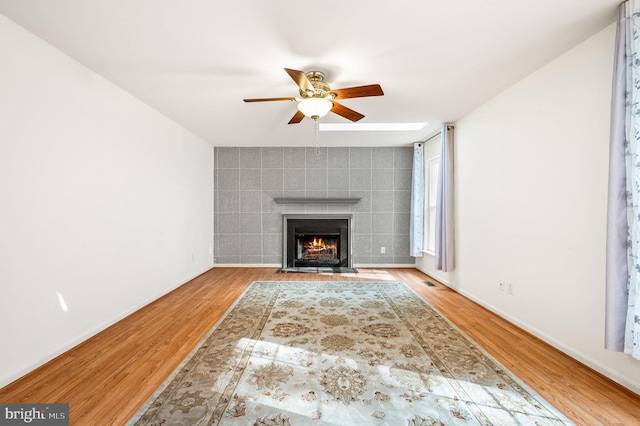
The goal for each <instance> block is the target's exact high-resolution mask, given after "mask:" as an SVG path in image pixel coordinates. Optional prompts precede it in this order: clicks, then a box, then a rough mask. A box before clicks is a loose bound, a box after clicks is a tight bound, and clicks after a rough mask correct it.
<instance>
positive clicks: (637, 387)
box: [421, 270, 640, 395]
mask: <svg viewBox="0 0 640 426" xmlns="http://www.w3.org/2000/svg"><path fill="white" fill-rule="evenodd" d="M421 271H422V270H421ZM422 272H424V271H422ZM424 273H425V274H427V275H429V274H428V273H427V272H424ZM434 278H435V277H434ZM443 284H445V285H446V286H447V287H449V288H450V289H451V290H453V291H455V292H456V293H459V294H461V295H463V296H464V297H466V298H467V299H469V300H472V301H474V302H475V303H477V304H478V305H480V306H482V307H483V308H486V309H488V310H489V311H491V312H493V313H494V314H496V315H498V316H499V317H501V318H503V319H504V320H506V321H508V322H510V323H511V324H514V325H515V326H517V327H519V328H521V329H522V330H524V331H526V332H527V333H530V334H532V335H533V336H535V337H537V338H538V339H540V340H542V341H543V342H545V343H547V344H549V345H551V346H553V347H554V348H556V349H557V350H559V351H560V352H562V353H564V354H566V355H568V356H570V357H571V358H573V359H575V360H576V361H578V362H580V363H582V364H584V365H585V366H587V367H589V368H591V369H592V370H594V371H596V372H598V373H600V374H602V375H603V376H604V377H606V378H608V379H609V380H612V381H614V382H616V383H617V384H619V385H620V386H622V387H624V388H626V389H629V390H630V391H631V392H634V393H636V394H638V395H640V384H638V383H635V382H630V381H629V380H627V379H626V378H625V377H623V376H621V375H620V374H618V373H617V372H615V371H612V370H611V369H610V368H609V367H607V366H605V365H602V364H600V363H599V362H597V361H595V360H594V359H592V358H590V357H588V356H585V355H584V354H582V353H580V352H578V351H576V350H574V349H573V348H571V347H569V346H567V345H565V344H563V343H562V342H560V341H559V340H557V339H555V338H553V337H551V336H549V335H548V334H546V333H543V332H542V331H540V330H538V329H536V328H533V327H530V326H528V325H526V324H524V323H523V322H521V321H519V320H518V319H516V318H514V317H513V316H511V315H509V314H507V313H505V312H504V311H502V310H500V309H498V308H496V307H495V306H493V305H492V304H490V303H487V302H485V301H484V300H482V299H479V298H477V297H474V296H473V295H471V294H470V293H468V292H466V291H464V290H461V289H459V288H455V287H452V286H451V285H449V284H448V283H445V282H443Z"/></svg>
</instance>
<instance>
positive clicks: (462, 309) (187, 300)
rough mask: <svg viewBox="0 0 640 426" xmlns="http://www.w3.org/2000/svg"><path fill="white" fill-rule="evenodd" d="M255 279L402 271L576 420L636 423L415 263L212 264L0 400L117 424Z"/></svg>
mask: <svg viewBox="0 0 640 426" xmlns="http://www.w3.org/2000/svg"><path fill="white" fill-rule="evenodd" d="M427 279H428V280H430V281H432V282H435V283H437V285H436V286H435V287H428V286H426V285H424V283H423V281H424V280H427ZM257 280H273V281H305V280H308V281H311V280H320V281H367V280H368V281H390V280H392V281H403V282H405V283H407V284H409V285H410V286H411V287H412V288H413V289H414V290H416V292H418V293H419V294H420V295H422V296H423V297H424V298H425V299H426V300H428V301H429V302H430V303H431V304H432V305H433V306H435V307H436V308H437V309H438V310H439V311H440V312H441V313H443V314H444V315H445V316H446V317H448V318H449V319H450V320H451V321H453V322H454V323H455V324H456V325H458V327H460V328H461V329H462V330H463V331H464V332H466V333H467V334H468V335H469V336H470V337H471V338H473V339H474V340H475V341H476V342H478V343H479V344H480V345H482V346H483V347H484V348H485V349H486V350H487V351H488V352H489V353H490V354H492V355H493V356H494V357H495V358H497V359H498V360H499V361H500V362H502V363H503V364H504V365H505V366H506V367H507V368H508V369H510V370H511V371H512V372H513V373H514V374H516V375H517V376H518V377H520V378H521V379H522V380H523V381H524V382H525V383H527V384H528V385H529V386H531V387H532V388H533V389H534V390H536V391H537V392H538V393H539V394H541V395H542V396H543V397H544V398H545V399H547V401H549V402H550V403H552V404H553V405H554V406H555V407H556V408H558V409H559V410H560V411H562V412H563V413H564V414H565V415H566V416H567V417H569V418H570V419H571V420H573V421H574V422H575V423H576V424H578V425H625V426H629V425H640V396H638V395H636V394H634V393H632V392H630V391H628V390H626V389H625V388H623V387H622V386H619V385H618V384H616V383H614V382H612V381H610V380H608V379H606V378H605V377H603V376H601V375H600V374H598V373H596V372H594V371H593V370H591V369H589V368H587V367H585V366H583V365H582V364H580V363H578V362H577V361H575V360H573V359H571V358H569V357H568V356H566V355H564V354H562V353H561V352H559V351H557V350H555V349H554V348H552V347H551V346H549V345H547V344H546V343H544V342H542V341H541V340H539V339H537V338H535V337H533V336H531V335H530V334H528V333H527V332H525V331H523V330H521V329H519V328H518V327H516V326H514V325H512V324H510V323H508V322H506V321H505V320H503V319H501V318H499V317H498V316H496V315H494V314H492V313H491V312H489V311H487V310H486V309H484V308H482V307H481V306H479V305H477V304H476V303H474V302H472V301H470V300H468V299H466V298H465V297H463V296H461V295H460V294H458V293H456V292H454V291H452V290H450V289H449V288H447V287H446V286H443V285H442V284H439V283H438V282H437V281H435V280H433V279H431V278H429V277H427V276H426V275H424V274H422V273H421V272H419V271H417V270H415V269H386V270H385V269H363V270H360V273H358V274H326V275H325V274H295V273H294V274H279V273H278V272H277V270H276V269H275V268H215V269H212V270H210V271H209V272H207V273H205V274H203V275H201V276H199V277H197V278H195V279H194V280H192V281H190V282H189V283H187V284H185V285H183V286H181V287H180V288H178V289H176V290H174V291H173V292H171V293H169V294H167V295H166V296H164V297H162V298H160V299H158V300H156V301H155V302H153V303H151V304H149V305H147V306H146V307H144V308H142V309H140V310H139V311H137V312H135V313H134V314H132V315H130V316H129V317H127V318H125V319H124V320H122V321H120V322H118V323H116V324H114V325H113V326H111V327H109V328H108V329H106V330H104V331H103V332H101V333H99V334H97V335H96V336H94V337H93V338H91V339H89V340H87V341H85V342H84V343H82V344H80V345H78V346H77V347H75V348H73V349H71V350H70V351H68V352H66V353H64V354H63V355H61V356H59V357H57V358H56V359H54V360H52V361H50V362H49V363H47V364H45V365H43V366H42V367H40V368H38V369H37V370H35V371H33V372H31V373H29V374H27V375H26V376H24V377H22V378H20V379H19V380H17V381H15V382H13V383H11V384H10V385H8V386H6V387H4V388H2V389H0V402H3V403H9V402H15V403H18V402H24V403H26V402H29V403H36V402H41V403H56V402H59V403H69V407H70V419H71V424H72V425H121V424H124V423H125V422H126V421H127V419H129V418H130V417H131V416H132V415H133V414H134V413H135V412H136V410H137V409H138V407H139V406H140V405H141V404H142V403H143V402H144V401H145V400H146V399H147V398H148V397H149V395H150V394H151V393H152V392H153V391H154V390H155V389H156V388H157V387H158V386H159V385H160V384H161V383H162V382H163V380H164V379H165V378H166V377H167V376H168V375H169V374H170V373H171V371H172V370H173V369H174V368H175V367H176V366H177V365H178V364H179V363H180V361H181V360H182V359H183V357H184V356H185V355H186V354H187V353H188V352H189V351H190V350H191V348H193V346H194V345H196V343H198V341H199V340H200V339H201V338H202V337H203V336H204V334H205V333H206V332H207V330H209V328H211V326H213V325H214V324H215V322H216V321H217V320H218V319H219V318H220V317H221V316H222V314H223V313H224V312H225V311H226V310H227V308H228V307H229V306H230V305H231V304H232V303H233V302H234V301H235V300H236V299H237V298H238V296H239V295H240V294H241V293H242V292H243V291H244V290H245V288H246V287H247V286H248V285H249V284H250V283H251V282H253V281H257Z"/></svg>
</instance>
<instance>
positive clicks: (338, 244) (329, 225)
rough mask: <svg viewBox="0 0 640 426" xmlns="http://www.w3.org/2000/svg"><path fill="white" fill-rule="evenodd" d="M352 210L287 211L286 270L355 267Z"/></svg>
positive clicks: (284, 266)
mask: <svg viewBox="0 0 640 426" xmlns="http://www.w3.org/2000/svg"><path fill="white" fill-rule="evenodd" d="M352 216H353V215H352V214H323V213H309V214H304V213H296V214H283V215H282V218H283V223H282V229H283V237H282V242H283V244H282V249H283V250H282V271H285V272H289V271H308V270H322V271H324V270H331V271H336V270H339V271H346V270H352V269H353V265H352V261H351V241H352V238H351V228H352V226H351V222H352Z"/></svg>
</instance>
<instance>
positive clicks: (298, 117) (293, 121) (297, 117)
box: [287, 111, 304, 124]
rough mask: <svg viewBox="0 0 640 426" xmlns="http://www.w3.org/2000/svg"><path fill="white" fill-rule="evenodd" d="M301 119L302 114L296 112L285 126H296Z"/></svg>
mask: <svg viewBox="0 0 640 426" xmlns="http://www.w3.org/2000/svg"><path fill="white" fill-rule="evenodd" d="M303 118H304V114H303V113H301V112H300V111H296V113H295V115H294V116H293V117H291V120H289V123H287V124H298V123H299V122H301V121H302V119H303Z"/></svg>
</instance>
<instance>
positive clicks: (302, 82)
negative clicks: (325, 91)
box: [284, 68, 316, 93]
mask: <svg viewBox="0 0 640 426" xmlns="http://www.w3.org/2000/svg"><path fill="white" fill-rule="evenodd" d="M284 70H285V71H286V72H287V74H289V76H291V78H292V79H293V81H295V82H296V84H297V85H298V87H299V88H300V90H302V91H303V92H309V91H310V92H312V93H315V91H316V89H315V87H313V84H311V81H309V78H307V75H306V74H305V73H304V71H298V70H292V69H290V68H285V69H284Z"/></svg>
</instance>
